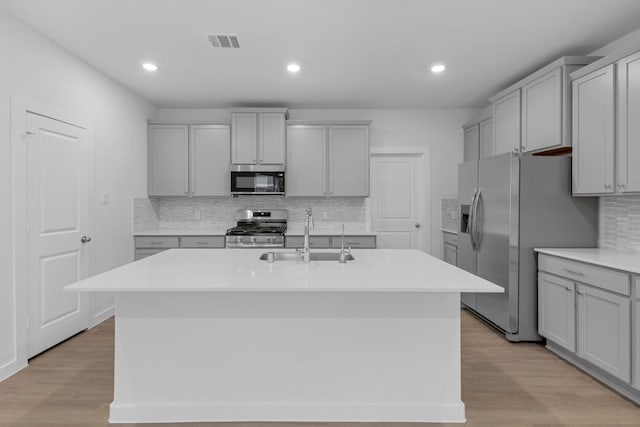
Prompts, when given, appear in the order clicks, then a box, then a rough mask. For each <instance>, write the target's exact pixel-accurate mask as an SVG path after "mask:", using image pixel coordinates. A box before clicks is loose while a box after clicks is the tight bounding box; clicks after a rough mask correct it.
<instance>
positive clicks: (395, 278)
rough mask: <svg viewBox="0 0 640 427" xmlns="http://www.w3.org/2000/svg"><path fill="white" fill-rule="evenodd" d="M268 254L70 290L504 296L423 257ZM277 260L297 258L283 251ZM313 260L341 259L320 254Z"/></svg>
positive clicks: (88, 282)
mask: <svg viewBox="0 0 640 427" xmlns="http://www.w3.org/2000/svg"><path fill="white" fill-rule="evenodd" d="M268 251H269V250H267V249H227V250H224V251H219V250H215V249H170V250H167V251H164V252H162V253H159V254H157V255H154V256H153V257H149V258H146V259H143V260H140V261H138V262H135V263H131V264H127V265H125V266H122V267H119V268H116V269H114V270H111V271H107V272H105V273H102V274H99V275H97V276H93V277H90V278H88V279H85V280H82V281H80V282H77V283H75V284H72V285H69V286H67V287H66V289H68V290H81V291H93V292H202V291H208V292H225V291H226V292H247V291H249V292H251V291H258V292H271V291H281V292H282V291H302V292H304V291H315V292H326V291H330V292H352V291H357V292H498V291H502V288H500V287H498V286H496V285H494V284H493V283H491V282H488V281H486V280H484V279H481V278H479V277H478V276H475V275H473V274H470V273H468V272H466V271H464V270H461V269H459V268H456V267H454V266H451V265H449V264H446V263H443V262H441V261H440V260H439V259H437V258H434V257H432V256H430V255H427V254H425V253H424V252H420V251H417V250H408V249H407V250H403V249H394V250H390V249H371V250H354V251H353V256H354V257H355V260H354V261H348V262H347V264H339V263H338V262H331V261H312V262H311V263H310V264H305V263H304V262H296V261H276V262H275V263H273V264H269V263H267V262H266V261H261V260H259V259H258V257H259V256H260V254H262V253H264V252H268ZM274 252H292V251H291V250H284V249H278V250H275V251H274ZM312 252H334V253H335V252H337V251H336V250H317V251H312Z"/></svg>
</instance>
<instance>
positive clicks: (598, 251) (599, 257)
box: [534, 248, 640, 274]
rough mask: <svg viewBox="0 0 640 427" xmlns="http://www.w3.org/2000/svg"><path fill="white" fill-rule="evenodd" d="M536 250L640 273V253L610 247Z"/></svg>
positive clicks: (536, 250) (536, 249)
mask: <svg viewBox="0 0 640 427" xmlns="http://www.w3.org/2000/svg"><path fill="white" fill-rule="evenodd" d="M534 251H535V252H537V253H541V254H545V255H551V256H557V257H559V258H565V259H568V260H572V261H578V262H584V263H586V264H592V265H596V266H599V267H604V268H611V269H614V270H621V271H625V272H628V273H632V274H640V253H635V252H626V251H620V250H616V249H610V248H534ZM616 258H617V259H616ZM633 261H635V262H637V264H635V263H634V262H633Z"/></svg>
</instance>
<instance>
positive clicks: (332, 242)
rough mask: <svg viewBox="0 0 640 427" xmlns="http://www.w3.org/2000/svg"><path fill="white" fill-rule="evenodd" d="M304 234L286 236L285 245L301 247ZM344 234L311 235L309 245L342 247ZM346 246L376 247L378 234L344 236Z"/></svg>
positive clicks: (315, 246) (314, 246)
mask: <svg viewBox="0 0 640 427" xmlns="http://www.w3.org/2000/svg"><path fill="white" fill-rule="evenodd" d="M303 245H304V236H287V237H285V247H287V248H301V247H303ZM341 245H342V236H310V237H309V246H310V247H311V248H316V249H329V248H333V249H340V247H341ZM344 247H345V248H352V249H375V248H376V236H344Z"/></svg>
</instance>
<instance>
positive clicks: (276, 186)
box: [231, 165, 284, 195]
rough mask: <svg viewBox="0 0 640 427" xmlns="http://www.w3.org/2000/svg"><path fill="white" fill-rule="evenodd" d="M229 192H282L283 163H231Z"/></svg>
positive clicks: (236, 193)
mask: <svg viewBox="0 0 640 427" xmlns="http://www.w3.org/2000/svg"><path fill="white" fill-rule="evenodd" d="M231 194H233V195H239V194H265V195H276V194H284V165H232V166H231Z"/></svg>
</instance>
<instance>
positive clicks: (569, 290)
mask: <svg viewBox="0 0 640 427" xmlns="http://www.w3.org/2000/svg"><path fill="white" fill-rule="evenodd" d="M564 288H565V289H566V290H567V292H571V291H572V290H573V289H571V288H570V287H568V286H565V287H564Z"/></svg>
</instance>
